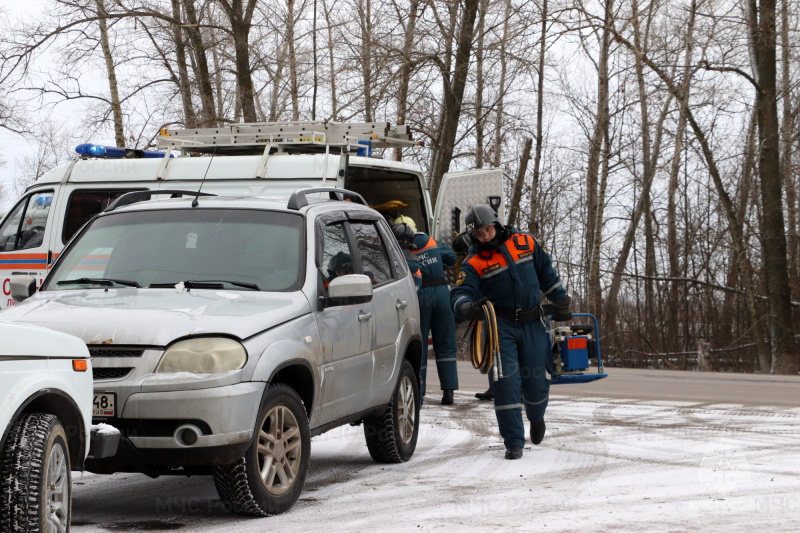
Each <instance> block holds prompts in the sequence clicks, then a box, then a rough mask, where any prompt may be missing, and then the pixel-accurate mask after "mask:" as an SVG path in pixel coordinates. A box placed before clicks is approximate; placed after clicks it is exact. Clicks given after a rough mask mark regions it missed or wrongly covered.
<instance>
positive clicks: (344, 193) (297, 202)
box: [286, 187, 369, 211]
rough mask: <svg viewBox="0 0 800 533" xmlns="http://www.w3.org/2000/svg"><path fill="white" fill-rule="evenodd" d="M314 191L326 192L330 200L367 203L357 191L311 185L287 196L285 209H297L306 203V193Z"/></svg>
mask: <svg viewBox="0 0 800 533" xmlns="http://www.w3.org/2000/svg"><path fill="white" fill-rule="evenodd" d="M315 192H327V193H328V195H329V197H330V199H331V200H338V201H340V202H350V201H352V202H356V203H359V204H362V205H369V204H367V201H366V200H364V197H363V196H361V195H360V194H358V193H357V192H352V191H348V190H346V189H337V188H336V187H312V188H310V189H300V190H297V191H294V192H293V193H292V195H291V196H290V197H289V203H288V204H286V208H287V209H292V210H294V211H298V210H300V209H301V208H303V207H305V206H307V205H308V199H307V198H306V194H311V193H315Z"/></svg>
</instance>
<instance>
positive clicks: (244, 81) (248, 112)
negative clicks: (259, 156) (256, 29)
mask: <svg viewBox="0 0 800 533" xmlns="http://www.w3.org/2000/svg"><path fill="white" fill-rule="evenodd" d="M293 1H294V0H289V3H290V4H291V3H293ZM219 3H220V5H221V6H222V9H223V11H225V14H226V15H227V16H228V21H229V22H230V25H231V34H232V36H233V49H234V65H235V71H236V72H235V74H236V84H237V85H238V90H239V105H240V106H241V109H242V117H243V118H244V121H245V122H255V121H256V99H255V89H254V88H253V74H252V70H251V67H250V27H251V24H252V20H253V11H254V9H255V6H256V0H247V6H244V5H243V0H219Z"/></svg>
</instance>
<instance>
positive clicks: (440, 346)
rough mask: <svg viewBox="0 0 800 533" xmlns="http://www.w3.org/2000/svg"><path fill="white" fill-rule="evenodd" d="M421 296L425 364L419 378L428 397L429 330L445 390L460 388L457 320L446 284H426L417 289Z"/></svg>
mask: <svg viewBox="0 0 800 533" xmlns="http://www.w3.org/2000/svg"><path fill="white" fill-rule="evenodd" d="M417 297H418V299H419V315H420V328H421V329H422V366H421V367H420V371H419V377H420V381H421V387H420V395H421V396H425V378H426V376H427V373H428V332H431V336H432V337H433V351H434V352H435V354H436V370H437V371H438V372H439V383H440V384H441V386H442V390H445V389H451V390H456V389H457V388H458V369H457V367H456V319H455V316H453V310H452V309H450V291H449V290H448V289H447V287H446V286H444V285H439V286H437V287H426V288H424V289H420V290H419V291H417Z"/></svg>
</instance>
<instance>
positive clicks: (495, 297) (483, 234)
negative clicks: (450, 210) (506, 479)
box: [451, 205, 572, 459]
mask: <svg viewBox="0 0 800 533" xmlns="http://www.w3.org/2000/svg"><path fill="white" fill-rule="evenodd" d="M466 223H467V230H468V231H469V235H470V237H471V238H472V242H473V243H475V244H474V245H473V247H472V248H470V251H471V252H472V253H470V254H469V255H468V256H467V258H466V260H465V261H464V262H462V263H461V271H460V272H459V274H458V279H457V280H456V285H455V287H453V291H452V296H451V303H452V308H453V310H454V311H455V312H456V314H457V315H458V317H459V318H461V319H463V320H481V319H483V317H484V313H483V310H482V309H481V308H480V306H478V305H476V304H475V302H477V301H478V300H480V299H482V298H488V299H489V300H490V301H491V302H492V304H493V305H494V310H495V314H496V315H497V337H498V339H499V341H500V358H501V362H502V369H503V375H502V376H501V377H500V378H499V379H498V380H497V381H493V380H490V381H489V384H490V390H491V392H492V393H493V394H494V409H495V416H496V417H497V425H498V426H499V427H500V435H501V436H502V437H503V442H504V444H505V446H506V455H505V457H506V459H519V458H521V457H522V449H523V448H524V446H525V426H524V425H523V422H522V408H523V407H524V408H525V413H526V415H527V417H528V420H530V423H531V429H530V437H531V442H532V443H533V444H539V443H540V442H542V439H543V438H544V434H545V429H546V427H545V422H544V412H545V410H546V409H547V401H548V398H549V395H550V380H549V379H548V378H547V373H546V368H547V343H548V342H549V339H548V337H547V331H546V330H545V326H544V324H543V322H542V307H541V294H544V295H545V296H546V297H547V299H548V300H550V301H551V302H553V305H554V306H555V308H556V312H555V314H554V315H553V320H555V321H566V320H570V319H571V318H572V313H571V312H570V309H569V304H570V300H569V297H568V296H567V292H566V290H564V287H563V286H562V285H561V279H560V278H559V277H558V274H557V273H556V270H555V268H553V263H552V261H551V259H550V254H548V253H547V251H545V249H544V248H542V246H541V244H539V242H538V241H537V240H536V239H534V238H533V236H532V235H530V234H529V233H523V232H521V231H517V229H516V228H513V227H511V226H503V225H502V224H501V223H500V220H499V218H498V216H497V213H495V211H494V210H493V209H492V208H491V207H490V206H488V205H475V206H472V207H471V208H470V209H469V211H468V212H467V217H466Z"/></svg>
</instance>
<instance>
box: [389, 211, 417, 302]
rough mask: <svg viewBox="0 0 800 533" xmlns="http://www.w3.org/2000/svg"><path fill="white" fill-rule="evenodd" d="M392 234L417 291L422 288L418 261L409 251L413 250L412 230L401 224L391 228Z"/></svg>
mask: <svg viewBox="0 0 800 533" xmlns="http://www.w3.org/2000/svg"><path fill="white" fill-rule="evenodd" d="M392 233H394V236H395V238H396V239H397V243H398V244H399V245H400V249H401V250H402V251H403V257H405V259H406V263H407V264H408V269H409V270H410V271H411V277H413V278H414V285H415V286H416V287H417V291H419V289H420V287H422V272H421V271H420V269H419V259H417V256H416V255H414V253H413V252H412V251H411V250H413V249H414V230H413V229H411V226H409V225H408V224H405V223H401V224H397V225H395V226H392Z"/></svg>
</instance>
